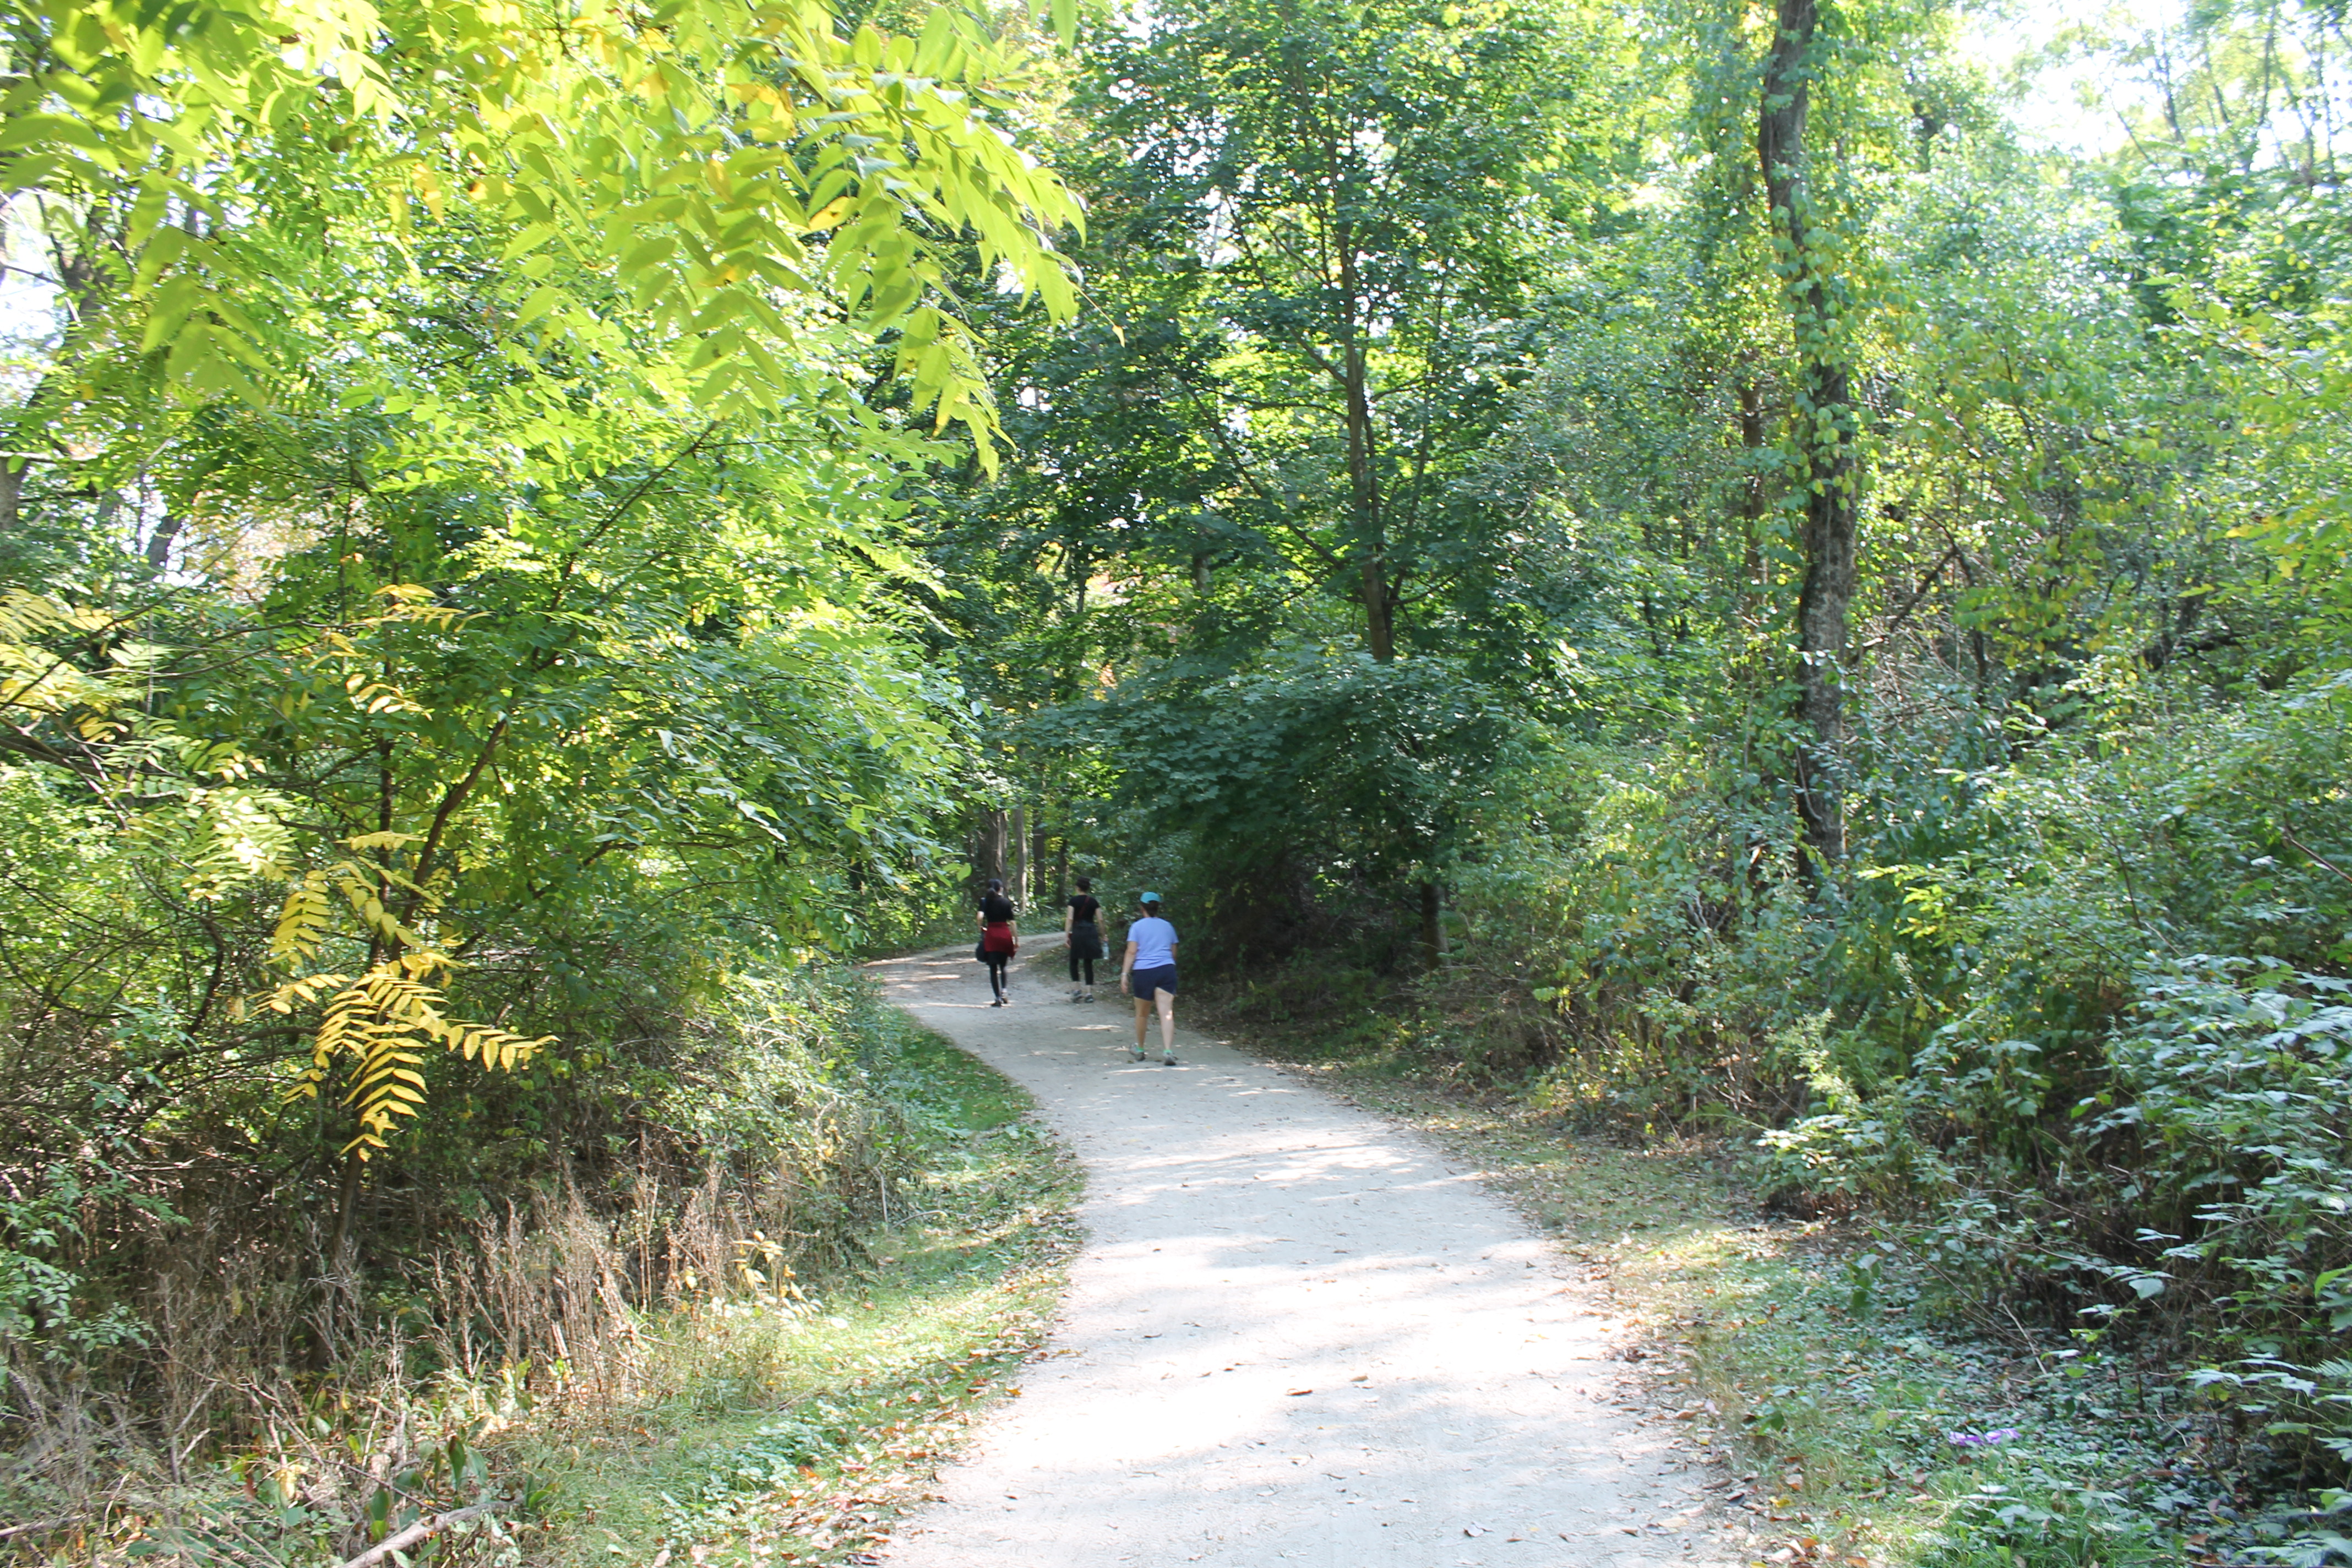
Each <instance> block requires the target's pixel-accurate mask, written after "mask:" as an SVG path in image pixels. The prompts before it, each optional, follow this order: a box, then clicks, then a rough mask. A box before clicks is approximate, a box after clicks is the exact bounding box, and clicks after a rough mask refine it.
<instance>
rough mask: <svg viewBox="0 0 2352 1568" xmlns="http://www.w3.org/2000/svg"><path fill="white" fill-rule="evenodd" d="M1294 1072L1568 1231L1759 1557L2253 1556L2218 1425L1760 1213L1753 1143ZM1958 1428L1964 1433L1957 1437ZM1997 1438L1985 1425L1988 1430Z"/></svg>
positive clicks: (1892, 1257)
mask: <svg viewBox="0 0 2352 1568" xmlns="http://www.w3.org/2000/svg"><path fill="white" fill-rule="evenodd" d="M1270 1054H1277V1055H1281V1056H1284V1057H1286V1058H1287V1059H1288V1061H1289V1065H1290V1066H1291V1068H1292V1069H1293V1070H1294V1071H1297V1072H1299V1073H1301V1074H1302V1075H1305V1076H1307V1077H1309V1078H1311V1079H1313V1080H1315V1081H1318V1082H1319V1083H1321V1084H1322V1085H1323V1086H1324V1087H1325V1088H1326V1089H1327V1090H1328V1092H1331V1093H1334V1094H1338V1095H1341V1096H1344V1097H1346V1098H1348V1099H1349V1100H1353V1101H1354V1102H1355V1103H1358V1104H1360V1105H1362V1106H1364V1107H1365V1108H1367V1109H1369V1110H1376V1111H1379V1112H1380V1113H1381V1114H1383V1115H1385V1116H1389V1117H1391V1118H1394V1119H1396V1120H1397V1121H1401V1122H1403V1123H1404V1124H1406V1125H1409V1126H1411V1127H1413V1128H1415V1129H1416V1130H1418V1131H1421V1132H1423V1134H1424V1135H1426V1136H1428V1137H1429V1138H1431V1139H1432V1140H1433V1141H1434V1142H1437V1143H1439V1144H1440V1145H1441V1146H1443V1147H1444V1148H1445V1149H1446V1150H1448V1151H1449V1152H1451V1153H1453V1154H1454V1156H1455V1157H1456V1158H1457V1159H1459V1160H1462V1161H1463V1162H1465V1163H1468V1164H1470V1165H1471V1166H1473V1167H1474V1168H1475V1170H1476V1171H1477V1172H1478V1173H1479V1176H1480V1179H1481V1180H1482V1181H1484V1182H1485V1183H1486V1185H1487V1186H1488V1187H1489V1188H1490V1189H1491V1190H1493V1191H1494V1192H1496V1194H1499V1195H1500V1196H1502V1197H1503V1198H1504V1199H1505V1200H1506V1201H1507V1202H1508V1203H1510V1204H1511V1205H1513V1206H1514V1207H1516V1208H1517V1209H1518V1210H1519V1211H1520V1212H1521V1213H1522V1214H1525V1215H1528V1217H1529V1218H1530V1219H1532V1220H1534V1221H1535V1222H1536V1223H1538V1225H1540V1226H1543V1227H1544V1229H1545V1230H1546V1231H1547V1232H1548V1233H1549V1236H1550V1237H1551V1239H1552V1242H1553V1245H1554V1246H1556V1247H1558V1248H1559V1250H1560V1251H1561V1252H1562V1253H1564V1254H1565V1255H1566V1256H1567V1257H1568V1258H1571V1259H1573V1260H1575V1262H1576V1264H1577V1266H1578V1267H1579V1268H1580V1271H1581V1274H1582V1277H1583V1279H1585V1281H1586V1282H1587V1283H1588V1284H1589V1285H1591V1287H1592V1288H1594V1289H1596V1290H1598V1291H1601V1292H1602V1293H1603V1296H1602V1299H1603V1300H1606V1301H1608V1302H1609V1303H1610V1304H1611V1305H1612V1307H1613V1309H1614V1311H1615V1318H1614V1320H1613V1322H1614V1337H1613V1340H1612V1344H1613V1353H1615V1354H1616V1355H1618V1356H1620V1357H1621V1358H1623V1359H1624V1360H1626V1361H1627V1362H1628V1363H1631V1364H1630V1365H1629V1367H1628V1372H1629V1373H1631V1374H1633V1376H1634V1377H1635V1378H1637V1379H1638V1382H1639V1384H1640V1388H1639V1392H1638V1394H1636V1391H1635V1389H1634V1388H1633V1383H1632V1381H1631V1380H1629V1384H1628V1394H1629V1395H1633V1397H1629V1400H1628V1404H1629V1405H1631V1406H1633V1408H1635V1409H1638V1410H1639V1411H1640V1412H1641V1418H1642V1419H1643V1420H1644V1421H1646V1422H1649V1423H1652V1424H1654V1425H1656V1426H1663V1427H1666V1428H1671V1429H1675V1430H1676V1431H1677V1432H1678V1436H1676V1437H1675V1444H1676V1446H1677V1447H1679V1448H1680V1450H1681V1451H1683V1452H1684V1453H1685V1454H1687V1455H1688V1456H1690V1457H1691V1458H1693V1459H1694V1460H1700V1459H1704V1460H1707V1461H1711V1462H1713V1463H1715V1464H1716V1465H1717V1466H1718V1467H1719V1468H1718V1473H1717V1479H1716V1481H1715V1483H1714V1484H1713V1486H1712V1487H1711V1488H1710V1491H1711V1493H1712V1495H1713V1496H1714V1497H1715V1498H1716V1499H1717V1500H1718V1501H1719V1504H1720V1508H1719V1510H1718V1511H1717V1512H1716V1513H1714V1514H1713V1515H1712V1516H1711V1517H1709V1518H1707V1519H1706V1520H1698V1521H1692V1522H1693V1524H1695V1525H1697V1526H1699V1527H1702V1528H1712V1529H1715V1530H1717V1531H1721V1532H1723V1534H1724V1536H1725V1538H1726V1539H1727V1541H1728V1542H1731V1543H1733V1545H1734V1546H1735V1547H1736V1549H1737V1551H1738V1555H1739V1558H1740V1560H1741V1561H1743V1562H1746V1563H1764V1564H1779V1563H1837V1564H1844V1565H1846V1568H1880V1565H1883V1564H1920V1565H1923V1568H2135V1565H2138V1564H2154V1563H2210V1564H2219V1563H2240V1562H2251V1561H2254V1560H2253V1559H2248V1558H2244V1557H2242V1556H2239V1555H2237V1554H2235V1553H2232V1552H2229V1551H2227V1550H2225V1548H2224V1544H2223V1543H2224V1542H2225V1540H2227V1539H2228V1538H2229V1537H2231V1536H2233V1535H2234V1536H2236V1537H2237V1538H2239V1539H2243V1537H2244V1535H2245V1533H2246V1530H2245V1527H2244V1524H2243V1522H2242V1521H2240V1520H2239V1519H2237V1518H2236V1516H2235V1514H2234V1512H2233V1510H2232V1509H2231V1496H2230V1489H2229V1487H2228V1486H2227V1484H2226V1483H2216V1482H2214V1481H2212V1480H2210V1479H2205V1480H2200V1479H2198V1478H2199V1476H2200V1473H2202V1472H2204V1470H2205V1469H2206V1467H2205V1465H2204V1459H2205V1458H2206V1455H2205V1454H2204V1452H2203V1450H2204V1449H2205V1448H2206V1447H2207V1446H2208V1445H2209V1443H2210V1437H2209V1436H2206V1435H2205V1434H2206V1431H2207V1428H2208V1427H2209V1426H2210V1423H2207V1422H2202V1421H2200V1420H2198V1419H2196V1418H2195V1417H2194V1415H2192V1414H2191V1413H2189V1412H2185V1411H2184V1410H2183V1409H2182V1408H2181V1407H2180V1405H2179V1402H2178V1400H2177V1398H2174V1399H2168V1398H2167V1397H2166V1396H2165V1394H2164V1393H2163V1392H2162V1391H2152V1390H2150V1389H2149V1388H2147V1387H2145V1386H2142V1385H2140V1384H2138V1383H2137V1381H2136V1379H2135V1377H2134V1375H2133V1373H2132V1371H2131V1369H2130V1368H2129V1367H2128V1366H2127V1365H2126V1364H2125V1363H2122V1362H2120V1361H2116V1360H2113V1359H2109V1358H2105V1357H2103V1356H2102V1355H2101V1354H2100V1353H2099V1352H2098V1350H2097V1348H2096V1345H2095V1341H2094V1342H2092V1343H2091V1344H2090V1345H2089V1346H2087V1347H2084V1346H2074V1347H2061V1348H2057V1349H2055V1350H2053V1349H2052V1348H2050V1347H2047V1346H2035V1345H2033V1344H2032V1343H2031V1342H2030V1339H2029V1338H2028V1337H2027V1336H2023V1335H2021V1334H2015V1335H2011V1336H2008V1337H2003V1336H2000V1335H1997V1334H1994V1333H1991V1332H1989V1331H1986V1330H1987V1329H1989V1328H1990V1325H1972V1324H1971V1323H1969V1321H1967V1318H1966V1315H1965V1311H1964V1310H1961V1308H1962V1305H1963V1304H1958V1303H1954V1302H1952V1301H1949V1300H1938V1299H1937V1279H1936V1277H1935V1274H1934V1271H1933V1269H1932V1268H1930V1267H1928V1265H1927V1260H1926V1259H1923V1258H1919V1257H1916V1256H1914V1255H1913V1254H1911V1253H1910V1252H1909V1251H1908V1250H1907V1249H1906V1248H1904V1247H1900V1246H1898V1245H1897V1244H1896V1243H1895V1242H1893V1241H1891V1240H1887V1239H1885V1238H1884V1237H1880V1236H1878V1235H1875V1234H1874V1233H1873V1232H1872V1231H1871V1230H1870V1229H1868V1228H1867V1227H1865V1226H1859V1225H1845V1226H1839V1225H1833V1224H1831V1223H1828V1222H1824V1221H1797V1220H1790V1219H1786V1218H1775V1217H1773V1216H1769V1215H1763V1214H1760V1213H1759V1212H1757V1210H1756V1209H1755V1207H1754V1205H1752V1204H1751V1203H1750V1202H1749V1201H1748V1195H1747V1194H1745V1193H1744V1192H1743V1191H1742V1189H1741V1188H1740V1186H1739V1185H1738V1183H1737V1181H1736V1180H1735V1179H1734V1175H1733V1173H1732V1172H1733V1165H1734V1155H1735V1153H1736V1152H1735V1151H1729V1150H1727V1149H1725V1148H1724V1147H1723V1146H1721V1145H1719V1144H1706V1143H1700V1142H1690V1141H1663V1142H1649V1143H1647V1144H1644V1145H1640V1146H1635V1145H1630V1144H1628V1143H1625V1142H1619V1141H1615V1140H1612V1139H1609V1138H1606V1137H1585V1136H1578V1135H1576V1134H1573V1133H1571V1132H1569V1131H1565V1130H1563V1128H1562V1127H1561V1125H1560V1122H1559V1119H1558V1118H1557V1116H1555V1115H1553V1114H1551V1113H1549V1112H1547V1111H1545V1110H1541V1109H1538V1108H1537V1107H1535V1106H1532V1105H1530V1104H1528V1102H1526V1101H1524V1100H1514V1099H1511V1098H1508V1097H1507V1096H1503V1095H1499V1094H1486V1093H1478V1092H1475V1091H1470V1090H1465V1089H1460V1088H1457V1087H1454V1086H1448V1085H1444V1084H1442V1083H1436V1082H1432V1081H1429V1080H1428V1079H1415V1078H1412V1077H1410V1076H1401V1075H1400V1074H1399V1073H1398V1072H1397V1071H1396V1070H1394V1064H1393V1058H1389V1059H1388V1060H1387V1061H1385V1062H1383V1061H1381V1060H1379V1059H1377V1058H1376V1059H1373V1060H1365V1059H1360V1058H1359V1059H1349V1058H1317V1057H1314V1056H1312V1055H1311V1054H1308V1053H1305V1052H1301V1051H1299V1050H1297V1048H1296V1047H1287V1048H1285V1047H1276V1050H1275V1051H1274V1052H1272V1053H1270ZM1956 1437H1957V1438H1958V1439H1959V1440H1958V1441H1956V1440H1955V1439H1956ZM1988 1439H1990V1440H1988Z"/></svg>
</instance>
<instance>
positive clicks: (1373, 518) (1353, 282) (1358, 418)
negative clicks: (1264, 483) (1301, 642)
mask: <svg viewBox="0 0 2352 1568" xmlns="http://www.w3.org/2000/svg"><path fill="white" fill-rule="evenodd" d="M1338 240H1339V392H1340V395H1341V397H1342V398H1343V399H1344V401H1345V403H1346V405H1347V408H1346V412H1347V429H1348V506H1349V511H1350V512H1352V513H1353V514H1354V517H1353V521H1354V523H1355V533H1356V548H1357V549H1358V550H1359V551H1360V552H1361V555H1362V558H1361V564H1360V570H1361V572H1362V574H1363V599H1364V645H1365V646H1366V647H1369V648H1370V650H1371V654H1372V658H1375V659H1377V660H1379V661H1380V662H1381V663H1382V664H1386V663H1388V662H1389V661H1390V660H1391V659H1392V658H1396V628H1395V622H1394V618H1393V616H1392V614H1391V611H1392V610H1393V607H1394V606H1392V605H1391V604H1390V603H1389V592H1390V588H1389V576H1388V540H1387V538H1386V537H1385V536H1384V535H1383V533H1382V531H1381V479H1380V474H1379V472H1378V471H1377V469H1376V468H1375V467H1374V461H1373V447H1374V442H1375V437H1374V436H1373V432H1372V396H1371V387H1370V377H1369V374H1368V373H1367V371H1366V369H1365V366H1364V345H1363V343H1362V342H1361V341H1360V339H1359V338H1358V336H1357V332H1356V328H1357V321H1356V315H1357V310H1358V309H1359V306H1360V293H1361V287H1360V281H1359V279H1357V276H1356V250H1355V235H1354V232H1353V228H1352V226H1350V225H1348V224H1344V223H1343V224H1340V225H1339V228H1338Z"/></svg>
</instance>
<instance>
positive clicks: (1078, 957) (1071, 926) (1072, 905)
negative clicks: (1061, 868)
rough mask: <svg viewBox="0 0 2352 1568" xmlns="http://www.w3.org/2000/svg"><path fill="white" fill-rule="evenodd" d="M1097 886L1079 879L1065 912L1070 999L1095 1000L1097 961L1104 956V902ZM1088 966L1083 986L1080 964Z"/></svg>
mask: <svg viewBox="0 0 2352 1568" xmlns="http://www.w3.org/2000/svg"><path fill="white" fill-rule="evenodd" d="M1094 889H1095V885H1094V884H1093V883H1092V882H1090V881H1088V880H1087V879H1085V878H1084V877H1081V878H1079V879H1078V890H1077V892H1076V894H1075V895H1073V896H1072V897H1071V899H1070V900H1069V901H1068V908H1066V910H1063V911H1062V929H1063V930H1064V931H1067V932H1068V933H1069V937H1070V1000H1071V1001H1073V1002H1091V1001H1093V1000H1094V999H1095V960H1096V959H1097V958H1100V957H1101V956H1102V955H1103V944H1102V926H1101V925H1100V924H1099V923H1098V921H1099V920H1100V917H1101V915H1102V904H1101V903H1100V901H1098V900H1097V899H1096V898H1095V892H1094ZM1081 964H1084V965H1085V966H1086V975H1087V981H1086V988H1085V989H1084V990H1081V989H1079V986H1078V967H1079V965H1081Z"/></svg>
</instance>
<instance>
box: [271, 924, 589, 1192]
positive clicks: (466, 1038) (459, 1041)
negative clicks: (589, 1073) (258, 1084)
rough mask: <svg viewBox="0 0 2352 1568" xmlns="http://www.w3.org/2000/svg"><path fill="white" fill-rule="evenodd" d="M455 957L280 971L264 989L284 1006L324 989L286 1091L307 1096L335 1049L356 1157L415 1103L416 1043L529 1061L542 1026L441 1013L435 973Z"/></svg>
mask: <svg viewBox="0 0 2352 1568" xmlns="http://www.w3.org/2000/svg"><path fill="white" fill-rule="evenodd" d="M453 967H455V965H454V963H452V961H451V960H450V959H449V958H448V957H447V956H446V954H443V953H439V952H429V951H427V952H409V953H404V954H403V955H401V956H400V957H399V958H396V959H391V960H387V961H385V962H383V963H377V964H375V965H373V966H372V967H371V968H369V969H368V970H367V972H366V973H362V974H360V975H357V976H352V975H343V974H310V975H304V976H302V977H300V978H299V979H295V980H289V981H288V982H287V983H286V984H283V985H280V986H279V987H278V989H277V991H276V992H274V993H272V994H271V995H270V997H269V1006H270V1007H271V1008H272V1009H273V1010H275V1011H277V1012H280V1013H291V1012H292V1011H293V1010H294V1009H295V1007H296V1006H298V1005H307V1004H309V1003H311V1002H314V1001H317V1000H318V999H319V998H320V997H321V996H324V997H325V1000H326V1016H325V1018H324V1020H323V1021H322V1022H321V1023H320V1026H319V1032H318V1034H317V1035H316V1036H315V1037H313V1038H312V1040H311V1047H310V1067H309V1068H306V1069H305V1070H304V1071H303V1073H302V1076H301V1078H300V1079H298V1080H297V1081H296V1083H295V1085H294V1087H293V1088H292V1089H290V1090H289V1091H288V1096H289V1099H291V1098H310V1099H316V1098H317V1097H318V1094H319V1091H320V1089H321V1088H323V1087H324V1086H325V1084H326V1082H327V1079H328V1077H329V1075H330V1074H331V1072H332V1070H333V1068H334V1065H335V1062H336V1060H337V1059H338V1058H348V1059H349V1061H350V1064H351V1067H350V1076H351V1087H350V1088H349V1089H347V1090H345V1092H344V1094H343V1096H342V1103H343V1104H345V1105H348V1106H350V1107H352V1109H353V1110H355V1111H356V1112H357V1114H358V1119H359V1129H358V1131H357V1132H356V1133H355V1134H354V1136H353V1137H352V1140H351V1142H349V1143H347V1144H345V1145H344V1152H346V1153H350V1154H354V1155H356V1156H358V1157H359V1158H360V1159H362V1160H364V1159H366V1158H367V1157H368V1156H369V1155H370V1154H371V1153H373V1152H374V1151H376V1150H379V1149H382V1148H383V1147H384V1146H385V1140H386V1137H387V1136H388V1135H389V1134H390V1133H391V1132H392V1131H394V1126H395V1124H396V1121H397V1119H399V1118H401V1117H408V1116H415V1115H417V1114H418V1113H419V1112H420V1111H421V1110H423V1109H424V1106H425V1075H424V1074H423V1073H422V1072H421V1071H420V1070H418V1069H419V1068H422V1067H423V1066H424V1064H425V1052H426V1051H427V1050H429V1049H431V1048H432V1047H436V1046H438V1047H441V1048H442V1049H444V1050H449V1051H455V1052H457V1054H458V1055H459V1056H462V1057H464V1058H466V1059H467V1060H468V1061H474V1060H477V1059H478V1060H479V1061H480V1062H481V1064H482V1065H483V1066H484V1067H494V1068H499V1069H501V1070H509V1069H511V1068H514V1067H515V1066H517V1065H518V1064H519V1063H522V1062H526V1061H529V1060H530V1058H531V1056H532V1055H533V1054H534V1053H536V1052H537V1051H538V1050H539V1049H540V1048H541V1047H544V1046H548V1045H551V1044H553V1043H554V1039H553V1037H552V1036H542V1037H540V1038H538V1039H525V1038H523V1037H521V1036H520V1035H516V1034H512V1033H509V1031H507V1030H505V1029H499V1028H494V1027H492V1026H489V1025H487V1024H473V1023H467V1022H465V1021H464V1020H461V1019H457V1018H452V1017H450V1016H448V1015H447V1012H446V1008H447V1006H448V1001H447V998H446V996H445V995H444V994H442V991H441V988H440V986H439V985H438V984H436V983H435V978H436V975H438V974H440V973H444V972H446V971H447V970H449V969H451V968H453Z"/></svg>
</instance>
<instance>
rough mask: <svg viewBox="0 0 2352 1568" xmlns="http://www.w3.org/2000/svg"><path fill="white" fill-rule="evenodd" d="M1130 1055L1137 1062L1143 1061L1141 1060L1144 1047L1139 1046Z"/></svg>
mask: <svg viewBox="0 0 2352 1568" xmlns="http://www.w3.org/2000/svg"><path fill="white" fill-rule="evenodd" d="M1129 1055H1130V1056H1132V1057H1133V1058H1135V1059H1136V1060H1137V1061H1141V1060H1142V1059H1143V1047H1141V1046H1138V1047H1135V1048H1134V1049H1133V1050H1132V1051H1130V1052H1129Z"/></svg>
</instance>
